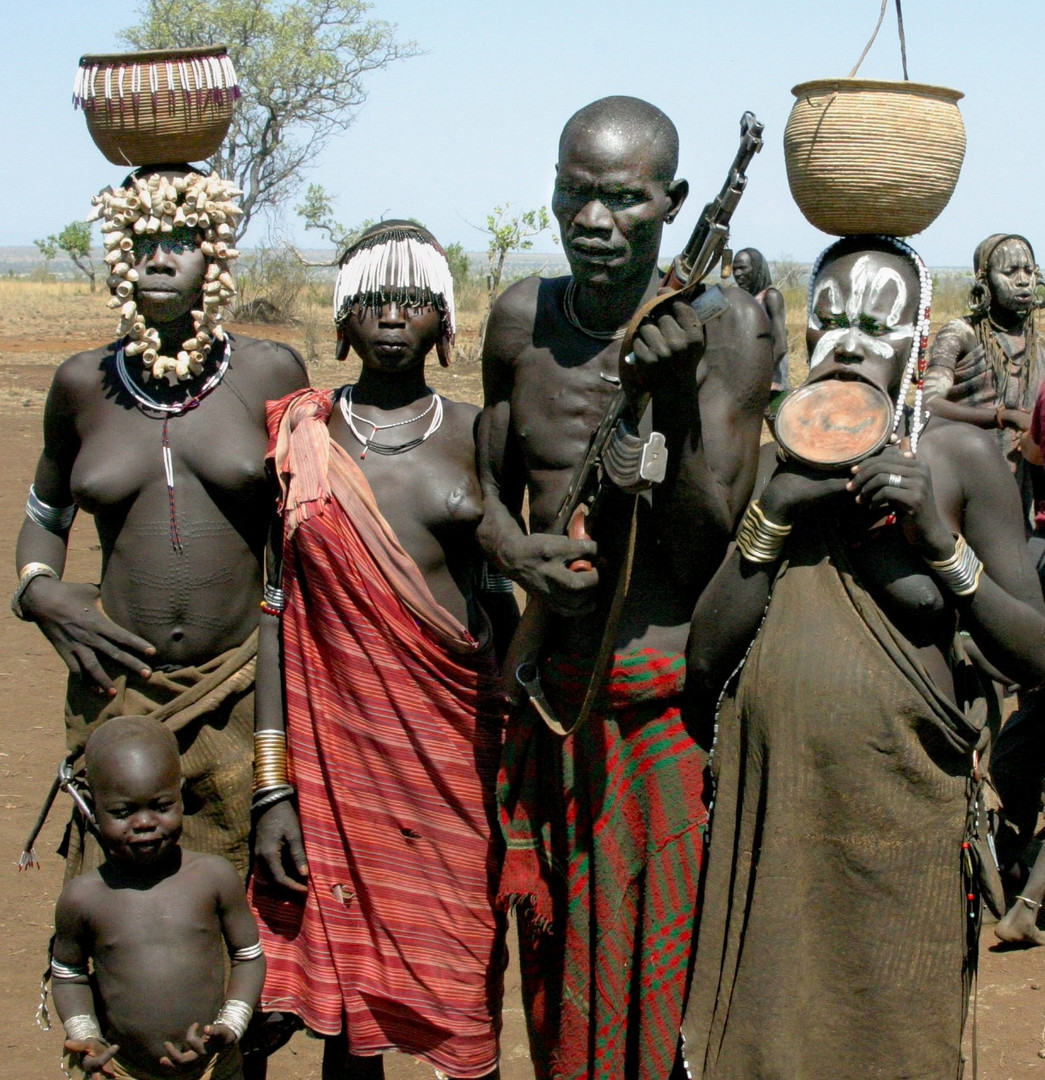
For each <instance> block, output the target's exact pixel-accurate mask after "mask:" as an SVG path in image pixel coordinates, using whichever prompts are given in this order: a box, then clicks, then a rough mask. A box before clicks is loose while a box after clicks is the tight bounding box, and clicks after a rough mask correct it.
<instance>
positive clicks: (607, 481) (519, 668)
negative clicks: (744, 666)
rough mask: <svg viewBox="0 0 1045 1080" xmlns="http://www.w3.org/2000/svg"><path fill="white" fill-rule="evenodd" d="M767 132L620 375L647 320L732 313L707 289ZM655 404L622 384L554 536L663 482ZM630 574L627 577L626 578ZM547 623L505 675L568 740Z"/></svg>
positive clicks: (535, 605)
mask: <svg viewBox="0 0 1045 1080" xmlns="http://www.w3.org/2000/svg"><path fill="white" fill-rule="evenodd" d="M763 126H764V125H763V124H762V123H760V122H759V121H758V120H757V119H755V115H754V113H751V112H746V113H744V115H743V116H742V117H741V118H740V147H739V149H738V150H737V153H736V157H734V159H733V163H732V165H731V166H730V168H729V175H728V176H727V177H726V182H725V183H724V184H723V185H722V190H721V191H719V193H718V195H716V196H715V198H714V199H712V200H711V202H709V203H708V204H707V205H706V206H705V207H704V210H703V211H702V213H701V215H700V219H699V220H698V222H697V225H696V228H695V229H694V230H693V235H692V236H690V238H689V243H687V244H686V246H685V248H684V249H683V251H682V252H681V253H680V254H679V255H677V256H676V257H675V259H674V260H673V261H672V265H671V269H670V270H669V271H668V273H667V274H666V275H665V278H664V281H663V283H662V287H661V291H660V292H659V293H658V295H657V296H655V297H653V299H651V300H649V301H647V302H646V303H645V304H643V305H642V307H640V308H639V310H638V311H636V312H635V314H634V315H633V316H632V318H631V321H630V322H629V323H628V327H627V329H626V331H625V333H624V338H623V340H622V341H621V359H620V364H621V368H620V370H621V371H624V370H625V368H626V367H630V366H632V365H634V364H635V362H636V361H635V355H634V353H633V352H632V345H633V343H634V341H635V337H636V335H637V333H638V331H639V327H640V326H641V325H642V324H643V322H645V321H646V320H647V319H651V318H655V317H656V316H657V314H658V313H663V312H664V311H665V310H666V309H667V307H668V306H669V305H671V304H674V303H676V302H677V301H679V300H684V301H687V302H688V303H689V304H690V306H691V307H692V308H693V309H694V311H696V313H697V315H698V316H699V317H700V320H701V322H703V323H705V324H706V323H708V322H710V321H711V320H712V319H715V318H717V317H718V316H719V315H721V314H722V312H724V311H725V310H726V309H727V308H728V307H729V301H728V300H727V299H726V297H725V296H724V295H723V293H722V290H721V289H720V288H719V287H718V286H717V285H714V286H712V287H711V288H710V289H708V288H706V287H705V286H704V285H703V280H704V278H706V277H707V275H708V274H709V273H711V271H712V270H713V269H714V268H715V266H716V265H717V264H718V262H719V260H720V259H721V258H722V254H723V252H724V251H725V249H726V246H727V244H728V243H729V222H730V219H731V218H732V216H733V211H734V210H735V209H736V208H737V204H738V203H739V202H740V197H741V196H742V195H743V194H744V188H745V187H746V186H747V175H746V172H747V167H748V165H749V164H750V163H751V159H752V158H753V157H754V156H755V154H757V153H758V152H759V150H761V149H762V129H763ZM648 404H649V395H648V394H647V393H644V392H643V393H639V394H629V393H628V392H627V391H626V390H625V389H624V387H623V386H621V385H618V387H617V390H616V391H615V393H614V395H613V397H612V399H611V400H610V404H609V406H608V407H607V409H606V412H605V413H604V415H603V417H602V420H601V421H600V422H599V426H598V427H597V428H596V429H595V433H594V434H593V435H592V438H591V442H590V444H589V446H588V452H587V453H586V454H585V456H584V459H583V460H582V461H581V463H580V465H579V466H578V467H577V469H576V471H575V472H574V475H573V479H572V480H571V482H570V486H569V488H568V490H567V492H566V496H565V498H564V499H563V501H562V505H561V506H560V507H559V512H558V514H556V516H555V521H554V522H553V523H552V526H551V528H550V529H549V532H552V533H556V534H562V533H566V534H568V535H569V536H570V537H571V538H573V539H587V538H588V533H587V527H586V526H587V523H588V522H589V521H593V520H594V519H595V518H596V517H597V514H598V506H599V503H600V502H601V500H602V496H603V494H604V492H605V491H606V489H607V487H608V486H609V485H611V484H612V485H613V486H615V487H617V488H620V489H621V490H623V491H625V492H628V493H630V494H638V493H639V492H641V491H645V490H647V489H648V488H650V487H651V486H652V485H653V484H658V483H660V482H661V481H662V480H663V479H664V475H665V469H666V467H667V448H666V446H665V442H664V437H663V435H661V434H659V433H658V432H656V431H654V432H651V433H650V434H649V436H647V437H646V438H645V439H643V438H642V437H641V436H640V435H639V434H638V428H639V422H640V421H641V419H642V416H643V414H644V412H645V411H646V406H647V405H648ZM570 568H571V569H573V570H578V571H580V570H590V569H591V568H592V567H591V563H589V562H588V561H587V560H585V559H578V560H576V561H575V562H573V563H571V565H570ZM624 573H625V571H623V570H622V574H624ZM625 588H626V582H625ZM617 591H618V594H619V602H618V599H617V597H615V598H614V604H613V606H612V608H611V611H610V615H609V618H608V620H607V627H606V632H605V634H604V640H603V646H602V648H600V650H599V657H598V658H597V660H596V664H595V671H594V673H593V676H592V687H589V693H588V698H589V699H590V698H591V697H592V696H593V690H594V688H595V687H596V684H597V683H598V681H599V680H601V677H602V674H603V670H602V669H603V668H604V667H605V664H606V662H607V661H608V659H609V651H610V650H612V646H613V636H614V634H615V632H616V624H617V619H618V618H619V614H620V611H619V606H620V603H622V602H623V590H622V589H621V588H620V587H619V588H618V590H617ZM548 618H549V612H548V610H547V608H546V606H545V604H544V602H543V601H542V600H540V599H539V598H538V597H535V596H531V597H530V598H529V600H528V602H527V605H526V610H525V612H524V613H523V617H522V619H521V620H520V622H519V626H518V629H517V630H516V633H515V636H514V638H513V639H512V643H511V645H510V646H509V648H508V653H507V655H506V657H505V671H506V672H507V673H508V674H509V678H508V680H507V681H508V684H509V685H508V692H509V696H510V697H512V698H513V700H514V699H515V697H516V696H517V695H516V688H517V687H518V688H521V689H522V690H524V691H525V692H526V694H527V695H528V696H529V698H530V701H531V702H532V704H533V706H534V707H535V708H536V709H537V711H538V712H539V713H540V714H541V716H542V717H543V718H544V720H545V722H546V723H547V724H548V726H549V727H550V728H552V730H553V731H556V732H558V733H559V734H561V735H565V734H568V732H569V731H572V730H573V727H576V726H577V724H576V723H575V724H574V725H573V727H571V728H569V729H566V728H564V727H563V726H562V725H561V724H560V723H559V721H558V720H557V719H556V718H555V717H554V715H553V713H552V711H551V709H550V706H549V705H548V702H547V699H546V698H545V697H544V693H543V691H542V689H541V683H540V673H539V670H538V667H537V660H538V658H539V654H540V650H541V646H542V644H543V642H544V637H545V633H546V630H547V625H548ZM607 641H608V648H607ZM590 704H591V702H590V700H586V701H585V704H584V707H583V708H582V710H581V714H580V717H579V718H578V720H577V723H580V722H581V719H580V718H581V717H586V715H587V712H588V708H589V707H590Z"/></svg>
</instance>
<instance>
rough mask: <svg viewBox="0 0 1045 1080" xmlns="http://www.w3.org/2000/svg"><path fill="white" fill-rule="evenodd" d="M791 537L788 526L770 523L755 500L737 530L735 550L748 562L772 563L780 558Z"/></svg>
mask: <svg viewBox="0 0 1045 1080" xmlns="http://www.w3.org/2000/svg"><path fill="white" fill-rule="evenodd" d="M790 535H791V526H790V525H777V524H776V523H775V522H773V521H770V520H769V519H768V518H767V517H766V515H765V514H764V513H762V506H761V504H760V503H759V501H758V500H757V499H756V500H755V501H754V502H753V503H751V505H750V506H749V507H748V508H747V510H746V511H745V513H744V518H743V520H742V521H741V522H740V528H739V529H738V530H737V548H738V549H739V551H740V554H741V555H742V556H743V557H744V558H745V559H747V561H748V562H754V563H773V562H776V561H777V559H779V558H780V556H781V554H782V552H783V550H784V544H786V543H787V538H788V537H789V536H790Z"/></svg>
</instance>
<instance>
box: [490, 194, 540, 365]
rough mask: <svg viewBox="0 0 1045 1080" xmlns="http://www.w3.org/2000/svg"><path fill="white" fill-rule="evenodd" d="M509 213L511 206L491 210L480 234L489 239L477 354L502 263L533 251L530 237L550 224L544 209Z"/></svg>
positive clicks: (502, 273)
mask: <svg viewBox="0 0 1045 1080" xmlns="http://www.w3.org/2000/svg"><path fill="white" fill-rule="evenodd" d="M510 211H511V203H505V204H504V205H503V206H495V207H494V208H493V213H492V214H487V215H486V229H485V230H484V231H485V232H486V233H487V234H488V235H489V237H490V241H489V245H488V246H487V249H486V265H487V271H486V310H485V311H484V312H483V317H482V320H481V322H480V323H479V345H478V348H479V351H481V350H482V345H483V338H484V337H485V336H486V324H487V323H488V322H489V321H490V310H491V309H492V308H493V302H494V300H496V299H497V294H498V292H499V291H500V288H501V278H502V277H503V276H504V263H505V260H506V259H507V258H508V256H509V254H510V253H511V252H513V251H529V250H530V248H532V247H533V237H535V236H539V235H540V234H541V233H542V232H544V230H545V229H547V228H548V227H549V225H550V224H551V217H550V216H549V214H548V208H547V207H546V206H542V207H540V208H539V209H537V210H524V211H523V212H522V213H521V214H512V213H511V212H510ZM553 239H555V238H553ZM556 242H558V241H557V240H556Z"/></svg>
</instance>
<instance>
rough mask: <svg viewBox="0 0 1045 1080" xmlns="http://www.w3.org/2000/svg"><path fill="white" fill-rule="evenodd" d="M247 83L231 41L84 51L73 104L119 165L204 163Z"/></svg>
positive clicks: (101, 147) (222, 134) (104, 150)
mask: <svg viewBox="0 0 1045 1080" xmlns="http://www.w3.org/2000/svg"><path fill="white" fill-rule="evenodd" d="M238 97H239V87H238V86H237V85H236V72H235V69H234V68H233V66H232V61H231V60H230V59H229V55H228V52H227V51H226V48H225V46H224V45H210V46H206V47H204V48H191V49H190V48H183V49H156V50H153V51H151V52H135V53H114V54H111V55H107V56H83V57H81V58H80V68H79V70H78V71H77V74H76V87H75V89H74V91H73V104H74V105H75V106H76V107H78V108H81V109H83V111H84V115H85V116H86V117H87V130H88V131H89V132H90V133H91V138H92V139H94V142H95V145H96V146H97V147H98V149H99V150H101V152H102V153H103V154H104V155H105V156H106V157H107V158H108V159H109V161H111V162H112V163H113V164H114V165H125V166H134V165H152V164H158V163H161V162H175V161H201V160H203V159H204V158H208V157H210V156H211V155H212V154H214V153H216V152H217V150H218V148H219V147H220V146H221V141H222V139H224V138H225V136H226V134H227V133H228V130H229V124H230V123H231V122H232V110H233V107H234V105H235V101H236V98H238Z"/></svg>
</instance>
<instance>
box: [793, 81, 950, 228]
mask: <svg viewBox="0 0 1045 1080" xmlns="http://www.w3.org/2000/svg"><path fill="white" fill-rule="evenodd" d="M792 93H793V94H794V95H795V97H796V98H797V100H796V101H795V104H794V107H793V108H792V110H791V116H790V117H789V118H788V121H787V127H786V128H785V130H784V160H785V162H786V164H787V181H788V183H789V184H790V185H791V194H792V196H793V197H794V200H795V202H796V203H798V208H799V209H800V210H801V211H802V213H803V214H804V215H805V217H806V220H807V221H809V222H810V224H812V225H815V226H816V227H817V228H818V229H823V231H824V232H826V233H832V234H833V235H835V236H847V235H850V234H853V233H885V234H887V235H889V236H912V235H914V234H915V233H918V232H921V231H922V230H923V229H925V228H927V227H928V226H929V225H930V224H932V222H933V221H935V220H936V217H937V215H938V214H939V213H940V211H941V210H943V208H944V207H945V206H946V205H947V203H948V201H949V200H950V197H951V195H952V193H953V192H954V185H955V184H956V183H957V182H958V174H959V172H961V167H962V159H963V158H964V157H965V125H964V124H963V123H962V114H961V113H960V112H959V110H958V104H957V102H958V100H959V99H960V98H961V97H962V96H963V95H962V94H961V93H959V91H957V90H948V89H947V88H946V87H942V86H926V85H924V84H922V83H912V82H883V81H878V80H873V79H820V80H817V81H815V82H806V83H802V84H801V85H799V86H796V87H795V88H794V90H792Z"/></svg>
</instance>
